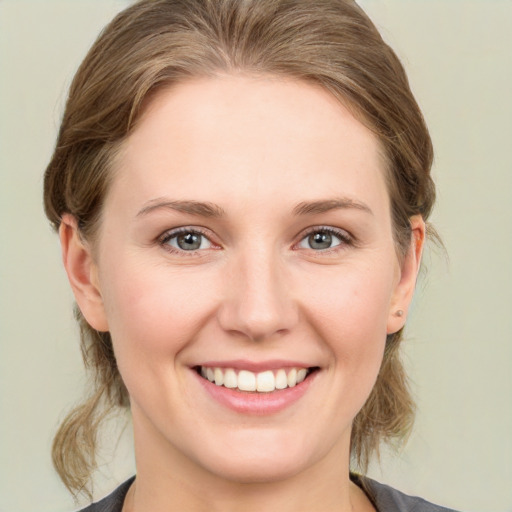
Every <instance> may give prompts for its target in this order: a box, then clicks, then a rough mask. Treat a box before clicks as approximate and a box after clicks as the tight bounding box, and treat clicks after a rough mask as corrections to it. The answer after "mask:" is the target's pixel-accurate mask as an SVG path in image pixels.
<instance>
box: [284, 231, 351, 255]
mask: <svg viewBox="0 0 512 512" xmlns="http://www.w3.org/2000/svg"><path fill="white" fill-rule="evenodd" d="M319 232H325V233H329V234H331V235H334V236H336V237H337V238H339V239H340V241H341V243H340V244H338V245H335V246H333V247H329V248H328V249H322V250H315V249H306V250H310V251H312V252H315V253H320V254H326V253H329V252H334V251H338V250H343V248H344V247H346V246H347V245H355V239H354V237H353V236H352V235H351V234H350V233H349V232H348V231H346V230H345V229H341V228H335V227H333V226H322V225H320V226H311V227H309V228H307V229H306V230H304V231H303V232H302V233H301V234H300V235H299V236H300V238H299V241H298V242H297V243H296V244H294V249H295V248H297V249H300V247H298V246H299V244H300V243H301V242H302V241H303V240H304V239H305V238H307V237H308V236H310V235H311V234H313V233H319Z"/></svg>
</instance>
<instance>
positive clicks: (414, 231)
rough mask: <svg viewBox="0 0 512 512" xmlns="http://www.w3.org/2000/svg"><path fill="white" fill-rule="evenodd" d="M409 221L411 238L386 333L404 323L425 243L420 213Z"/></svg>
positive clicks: (401, 267) (423, 225) (393, 299)
mask: <svg viewBox="0 0 512 512" xmlns="http://www.w3.org/2000/svg"><path fill="white" fill-rule="evenodd" d="M409 221H410V224H411V240H410V244H409V249H408V251H407V253H406V255H405V257H404V259H403V261H402V264H401V266H400V279H399V281H398V283H397V285H396V288H395V292H394V294H393V298H392V300H391V307H390V311H389V316H388V325H387V334H393V333H395V332H397V331H399V330H400V329H401V328H402V327H403V326H404V325H405V321H406V319H407V312H408V309H409V306H410V304H411V301H412V297H413V295H414V289H415V287H416V279H417V277H418V272H419V270H420V264H421V255H422V253H423V246H424V244H425V231H426V228H425V221H424V220H423V218H422V216H421V215H414V216H413V217H411V218H410V219H409Z"/></svg>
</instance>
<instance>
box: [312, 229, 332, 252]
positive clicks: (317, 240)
mask: <svg viewBox="0 0 512 512" xmlns="http://www.w3.org/2000/svg"><path fill="white" fill-rule="evenodd" d="M331 243H332V236H331V235H330V233H326V232H320V233H315V234H313V235H310V236H309V245H310V247H311V248H312V249H329V247H330V246H331Z"/></svg>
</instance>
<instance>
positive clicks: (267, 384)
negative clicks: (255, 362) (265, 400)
mask: <svg viewBox="0 0 512 512" xmlns="http://www.w3.org/2000/svg"><path fill="white" fill-rule="evenodd" d="M274 389H276V379H275V377H274V373H273V372H271V371H270V370H269V371H267V372H261V373H258V375H257V376H256V390H257V391H262V392H267V393H268V392H269V391H274Z"/></svg>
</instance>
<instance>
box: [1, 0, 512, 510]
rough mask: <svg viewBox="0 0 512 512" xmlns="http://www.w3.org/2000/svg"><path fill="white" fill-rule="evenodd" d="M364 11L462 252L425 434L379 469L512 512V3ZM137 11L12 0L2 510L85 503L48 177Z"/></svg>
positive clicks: (106, 469)
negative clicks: (71, 102) (92, 54)
mask: <svg viewBox="0 0 512 512" xmlns="http://www.w3.org/2000/svg"><path fill="white" fill-rule="evenodd" d="M361 3H362V5H363V7H365V8H366V10H367V11H368V13H369V14H370V16H371V17H372V18H373V19H374V21H375V22H376V23H377V25H378V26H379V28H380V29H381V31H382V34H383V36H384V38H385V39H386V40H387V41H388V42H389V43H390V44H391V45H392V46H393V47H394V48H395V50H396V51H397V52H398V54H399V56H400V57H401V58H402V59H403V61H404V64H405V66H406V68H407V69H408V72H409V76H410V80H411V83H412V88H413V90H414V92H415V94H416V96H417V99H418V101H419V103H420V105H421V106H422V108H423V110H424V113H425V117H426V119H427V122H428V124H429V127H430V130H431V133H432V137H433V140H434V145H435V148H436V161H435V167H434V175H435V178H436V180H437V184H438V188H439V201H438V204H437V208H436V211H435V214H434V216H433V221H434V224H435V225H436V226H437V228H438V230H439V232H440V233H441V235H442V237H443V239H444V242H445V244H446V247H447V252H448V256H449V261H448V260H447V258H446V257H445V256H443V255H442V254H437V253H436V252H435V251H430V252H427V254H426V258H425V260H426V261H425V263H426V266H427V267H428V272H427V273H426V274H425V276H424V277H422V278H421V280H420V282H419V286H418V290H417V294H416V297H415V302H414V307H413V312H412V317H411V318H410V321H409V323H408V327H407V342H406V344H405V346H404V355H405V359H406V361H407V365H408V368H409V370H410V373H411V376H412V380H413V388H414V393H415V395H416V397H417V402H418V409H419V412H418V416H417V423H416V426H415V430H414V433H413V435H412V436H411V438H410V441H409V443H408V444H407V445H406V447H405V448H403V449H402V450H401V451H400V452H399V453H398V455H391V454H389V453H388V452H387V451H385V452H384V455H383V457H382V461H381V464H380V466H379V465H377V464H376V465H374V466H373V467H372V471H371V475H373V476H374V477H376V478H378V479H379V480H381V481H384V482H387V483H390V484H392V485H394V486H396V487H398V488H400V489H402V490H404V491H406V492H408V493H412V494H420V495H423V496H425V497H426V498H428V499H430V500H432V501H435V502H441V503H443V504H445V505H448V506H451V507H454V508H457V509H460V510H465V511H468V512H476V511H494V512H505V511H512V463H511V461H512V435H511V433H512V320H511V319H512V271H511V268H512V235H511V234H512V2H511V1H507V0H505V1H498V0H410V1H405V0H364V1H363V2H361ZM125 5H127V2H126V1H120V0H39V1H35V0H34V1H28V0H0V180H1V181H0V230H1V231H0V263H1V264H0V344H1V345H0V351H1V352H0V511H2V512H50V511H51V512H64V511H70V510H73V509H75V508H76V507H77V505H76V504H74V502H73V500H72V499H71V497H70V496H69V495H68V493H67V491H66V490H65V489H64V487H63V485H62V484H61V483H60V481H59V480H58V478H57V476H56V475H55V473H54V471H53V469H52V467H51V462H50V455H49V453H50V444H51V439H52V436H53V433H54V432H55V429H56V426H57V424H58V421H59V419H61V418H62V417H63V414H64V412H65V411H66V410H67V409H68V408H69V407H70V406H71V405H72V404H73V403H74V401H76V400H77V399H78V397H79V396H80V393H81V391H82V389H83V386H84V383H85V377H84V373H83V370H82V363H81V359H80V354H79V348H78V335H77V331H76V328H75V326H74V322H73V319H72V297H71V293H70V291H69V290H68V286H67V282H66V278H65V274H64V271H63V269H62V268H61V263H60V252H59V247H58V241H57V237H56V236H55V235H54V234H53V233H52V232H51V230H50V228H49V226H48V222H47V221H46V219H45V217H44V215H43V209H42V199H41V196H42V194H41V189H42V175H43V171H44V168H45V166H46V163H47V162H48V159H49V157H50V155H51V152H52V146H53V144H54V140H55V134H56V130H57V127H58V124H59V120H60V117H61V114H62V110H63V103H64V100H65V96H66V91H67V87H68V86H69V83H70V80H71V78H72V75H73V72H74V71H75V69H76V67H77V66H78V64H79V62H80V60H81V59H82V58H83V56H84V55H85V52H86V51H87V49H88V47H89V46H90V44H91V43H92V42H93V40H94V39H95V37H96V35H97V34H98V32H99V30H100V29H101V27H102V26H103V25H104V24H105V23H106V22H107V21H108V20H109V19H110V18H111V17H112V15H113V14H114V13H116V12H117V11H118V10H120V9H121V8H122V7H123V6H125ZM119 425H120V426H119ZM123 425H125V423H123V422H121V423H119V424H118V423H116V422H113V423H111V424H110V425H109V428H108V429H107V434H106V435H105V438H104V448H105V449H104V450H103V452H102V456H101V468H100V471H99V472H98V475H97V477H96V486H95V497H96V498H99V497H101V496H102V495H104V494H106V493H107V492H109V491H110V490H111V489H113V488H114V487H115V486H116V485H117V484H118V483H119V482H121V481H122V480H123V479H124V478H126V477H128V476H129V475H131V474H132V473H133V471H134V465H133V456H132V453H131V448H130V444H131V440H130V435H131V433H130V427H129V425H128V426H126V425H125V428H124V430H123V435H122V436H121V439H120V440H119V441H118V434H119V432H120V431H121V430H122V428H121V427H122V426H123ZM114 449H115V451H116V455H115V456H114V453H113V452H114Z"/></svg>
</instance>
